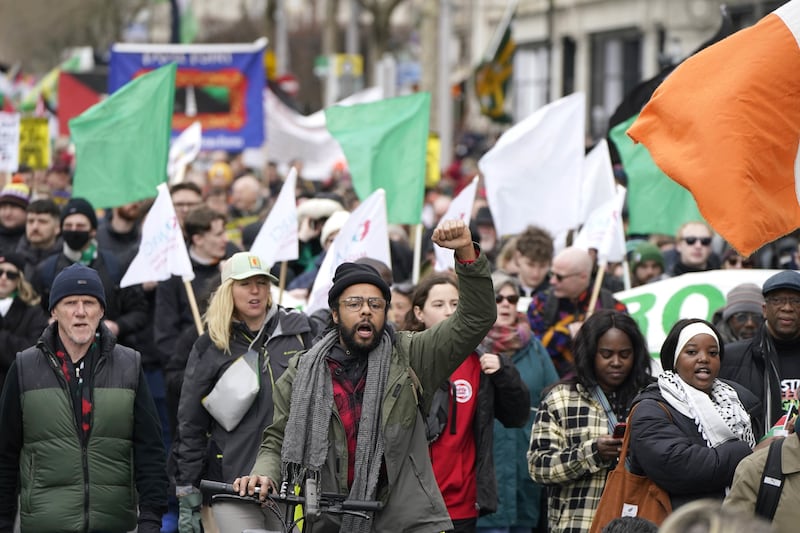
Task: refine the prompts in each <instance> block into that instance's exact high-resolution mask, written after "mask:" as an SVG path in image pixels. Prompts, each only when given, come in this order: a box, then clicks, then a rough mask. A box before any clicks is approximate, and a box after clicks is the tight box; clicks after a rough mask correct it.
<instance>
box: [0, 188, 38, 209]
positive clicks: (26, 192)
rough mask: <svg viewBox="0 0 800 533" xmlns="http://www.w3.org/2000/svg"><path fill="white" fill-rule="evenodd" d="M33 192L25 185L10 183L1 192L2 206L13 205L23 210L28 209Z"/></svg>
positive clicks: (0, 200) (0, 201) (0, 203)
mask: <svg viewBox="0 0 800 533" xmlns="http://www.w3.org/2000/svg"><path fill="white" fill-rule="evenodd" d="M30 198H31V190H30V188H28V186H27V185H25V184H24V183H9V184H8V185H6V186H5V187H3V190H2V192H0V205H2V204H11V205H15V206H17V207H21V208H22V209H27V208H28V203H30Z"/></svg>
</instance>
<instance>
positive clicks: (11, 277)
mask: <svg viewBox="0 0 800 533" xmlns="http://www.w3.org/2000/svg"><path fill="white" fill-rule="evenodd" d="M3 275H5V277H6V279H8V280H10V281H14V280H17V279H19V272H12V271H10V270H2V269H0V276H3Z"/></svg>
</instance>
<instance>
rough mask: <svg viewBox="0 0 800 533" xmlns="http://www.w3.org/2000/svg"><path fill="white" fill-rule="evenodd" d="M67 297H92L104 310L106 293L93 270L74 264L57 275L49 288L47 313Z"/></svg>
mask: <svg viewBox="0 0 800 533" xmlns="http://www.w3.org/2000/svg"><path fill="white" fill-rule="evenodd" d="M67 296H94V297H95V298H97V301H99V302H100V305H102V306H103V309H105V308H106V291H105V290H104V289H103V282H101V281H100V276H99V275H98V274H97V271H96V270H94V269H93V268H89V267H87V266H84V265H82V264H80V263H74V264H72V265H70V266H68V267H67V268H65V269H64V270H62V271H61V272H59V273H58V275H57V276H56V279H55V280H53V286H52V287H51V288H50V305H49V307H48V310H49V311H52V310H53V308H54V307H55V306H56V304H58V302H60V301H61V300H63V299H64V298H66V297H67Z"/></svg>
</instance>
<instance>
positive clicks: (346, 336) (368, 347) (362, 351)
mask: <svg viewBox="0 0 800 533" xmlns="http://www.w3.org/2000/svg"><path fill="white" fill-rule="evenodd" d="M365 325H369V327H370V328H372V332H373V335H372V338H371V339H370V340H369V341H364V340H362V339H360V338H359V337H358V328H363V327H364V326H365ZM385 330H386V325H385V324H384V326H383V327H382V328H381V329H380V330H378V329H376V328H375V325H374V324H372V323H371V322H359V323H358V324H355V325H354V326H353V327H352V328H345V327H342V325H341V324H339V335H340V337H341V338H342V341H343V343H344V345H345V347H346V348H347V349H348V350H350V353H351V354H352V355H354V356H356V357H366V356H368V355H369V353H370V352H371V351H372V350H374V349H375V348H377V347H378V344H380V343H381V339H382V338H383V332H384V331H385Z"/></svg>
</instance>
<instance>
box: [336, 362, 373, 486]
mask: <svg viewBox="0 0 800 533" xmlns="http://www.w3.org/2000/svg"><path fill="white" fill-rule="evenodd" d="M342 367H343V365H342V364H341V363H340V362H339V361H337V360H335V359H331V358H328V368H330V370H331V377H332V378H333V401H334V402H335V403H336V410H337V411H338V412H339V418H340V419H341V420H342V425H343V426H344V434H345V436H346V437H347V486H348V487H351V486H352V485H353V472H354V469H355V464H356V440H357V439H358V423H359V421H360V420H361V404H362V403H363V401H364V384H365V383H366V381H367V375H366V372H364V373H363V374H362V375H361V378H360V379H359V380H358V382H356V383H354V382H353V381H351V380H350V379H348V378H347V377H345V375H344V372H342Z"/></svg>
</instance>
